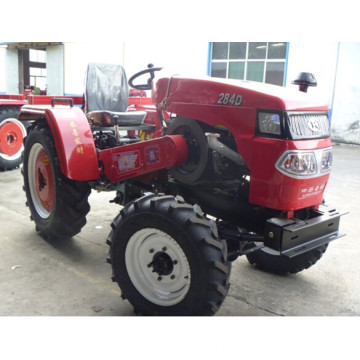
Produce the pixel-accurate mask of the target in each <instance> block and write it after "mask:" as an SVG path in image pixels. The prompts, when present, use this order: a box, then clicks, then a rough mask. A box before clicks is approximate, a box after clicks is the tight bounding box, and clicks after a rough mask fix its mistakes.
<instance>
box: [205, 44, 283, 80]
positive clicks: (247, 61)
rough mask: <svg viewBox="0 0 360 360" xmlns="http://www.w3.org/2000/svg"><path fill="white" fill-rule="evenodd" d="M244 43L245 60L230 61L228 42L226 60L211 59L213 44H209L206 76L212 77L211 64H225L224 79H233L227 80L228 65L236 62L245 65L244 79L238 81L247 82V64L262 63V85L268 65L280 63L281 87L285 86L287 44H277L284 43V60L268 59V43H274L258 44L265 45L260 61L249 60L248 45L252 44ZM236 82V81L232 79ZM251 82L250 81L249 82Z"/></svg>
mask: <svg viewBox="0 0 360 360" xmlns="http://www.w3.org/2000/svg"><path fill="white" fill-rule="evenodd" d="M245 43H246V54H245V59H231V58H230V47H231V46H230V44H231V42H228V47H227V58H226V59H213V58H212V54H213V44H214V42H209V51H208V67H207V75H208V76H212V75H211V70H212V64H213V63H221V62H222V63H226V77H225V79H233V78H229V69H230V63H236V62H240V63H245V66H244V79H240V80H248V79H247V75H248V73H247V72H248V65H249V63H253V62H264V71H263V76H262V81H261V82H262V83H266V81H265V80H266V74H267V68H268V63H281V64H284V72H283V83H282V86H286V80H287V66H288V54H289V43H288V42H285V41H279V42H278V43H285V46H286V48H285V58H283V59H280V58H278V59H269V58H268V55H269V44H270V43H274V41H272V42H259V43H265V44H266V49H265V57H264V58H261V59H253V58H249V49H250V43H253V42H245ZM213 77H214V78H216V77H215V76H213ZM234 80H237V79H234ZM250 81H251V80H250Z"/></svg>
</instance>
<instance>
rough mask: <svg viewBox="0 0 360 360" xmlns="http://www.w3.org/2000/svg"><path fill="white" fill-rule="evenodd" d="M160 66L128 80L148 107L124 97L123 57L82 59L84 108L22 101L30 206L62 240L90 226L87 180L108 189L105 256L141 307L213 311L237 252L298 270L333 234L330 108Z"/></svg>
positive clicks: (268, 88)
mask: <svg viewBox="0 0 360 360" xmlns="http://www.w3.org/2000/svg"><path fill="white" fill-rule="evenodd" d="M159 70H161V68H154V67H152V66H150V67H148V69H146V70H144V71H141V72H139V73H137V74H135V75H134V76H133V77H131V78H130V80H129V84H130V86H131V87H133V88H135V89H138V90H150V89H151V90H152V104H150V103H149V102H146V101H145V100H144V101H143V103H141V102H137V104H136V105H132V106H130V107H128V91H129V90H128V83H127V79H126V75H125V73H124V70H123V68H122V67H121V66H115V65H103V64H90V65H89V68H88V73H87V88H86V93H85V109H84V111H83V110H81V109H80V108H77V107H74V106H73V101H72V99H60V100H57V99H53V100H52V104H51V106H50V105H49V106H40V105H39V106H36V105H26V106H23V107H22V109H21V112H20V115H19V120H20V121H30V122H31V126H30V128H29V131H28V136H27V137H26V139H25V149H24V155H23V158H24V164H23V175H24V185H25V186H24V189H25V192H26V196H27V205H28V206H29V208H30V212H31V219H32V220H33V221H34V222H35V225H36V230H37V231H38V232H39V234H40V235H41V236H43V237H44V238H46V239H49V240H59V239H67V238H70V237H72V236H74V235H76V234H77V233H79V232H80V230H81V228H82V227H83V226H84V225H85V223H86V215H87V213H88V212H89V210H90V206H89V203H88V197H89V194H90V192H91V189H96V190H104V191H113V190H114V191H116V196H115V198H114V200H113V202H115V203H117V204H119V205H122V206H123V208H122V209H121V211H120V213H119V214H118V215H117V216H116V217H115V219H114V221H113V222H112V224H111V227H112V230H111V232H110V234H109V236H108V238H107V240H106V242H107V244H108V245H109V247H110V250H109V255H108V259H107V260H108V262H109V263H110V264H111V266H112V271H113V275H112V279H113V281H115V282H117V283H118V285H119V286H120V288H121V293H122V298H124V299H128V300H129V302H130V303H131V304H132V305H133V306H134V309H135V312H136V313H139V314H149V315H212V314H215V313H216V311H217V310H218V309H219V307H220V306H221V304H222V302H223V300H224V298H225V297H226V294H227V292H228V289H229V279H230V269H231V262H232V261H234V260H235V259H237V257H238V256H240V255H245V256H246V257H247V259H248V260H249V262H250V263H251V264H254V265H256V266H257V267H259V268H261V269H263V270H265V271H269V272H275V273H297V272H299V271H302V270H304V269H307V268H309V267H310V266H312V265H314V264H315V263H316V262H317V261H318V260H319V259H320V258H321V257H322V255H323V253H324V252H325V251H326V249H327V247H328V244H329V242H331V241H333V240H335V239H337V238H338V237H340V236H341V235H340V234H339V220H340V216H341V215H342V214H341V213H339V212H338V211H336V210H334V209H332V208H328V207H327V206H325V204H324V203H323V194H324V190H325V187H326V184H327V182H328V179H329V174H330V170H331V163H332V145H331V140H330V129H329V121H328V115H327V107H326V106H325V105H322V104H318V103H316V102H314V101H313V100H312V97H311V96H310V95H309V94H306V93H304V92H300V91H296V92H295V91H292V90H289V89H286V88H282V87H279V86H273V85H267V84H260V83H254V82H248V81H231V80H222V79H212V78H204V79H195V78H185V77H181V76H178V75H174V76H170V77H168V76H164V77H159V78H156V79H155V72H156V71H159ZM147 73H149V74H150V78H149V79H148V80H147V82H146V83H144V84H135V81H134V80H135V79H136V78H137V77H138V76H140V75H143V74H147ZM302 85H304V84H302ZM306 85H311V83H308V84H305V87H306ZM130 99H131V98H130ZM60 102H62V103H61V104H60V105H59V103H60Z"/></svg>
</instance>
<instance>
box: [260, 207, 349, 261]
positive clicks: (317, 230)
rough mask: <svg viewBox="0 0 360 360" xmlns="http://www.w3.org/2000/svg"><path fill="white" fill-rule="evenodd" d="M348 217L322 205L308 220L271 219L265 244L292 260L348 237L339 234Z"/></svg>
mask: <svg viewBox="0 0 360 360" xmlns="http://www.w3.org/2000/svg"><path fill="white" fill-rule="evenodd" d="M345 214H347V213H346V212H340V211H337V210H335V209H330V208H328V207H327V206H325V205H321V206H320V208H319V210H316V211H312V213H311V214H310V216H309V219H307V220H299V219H296V218H293V219H283V218H271V219H269V220H268V221H267V224H266V228H265V238H264V245H265V246H267V247H269V248H271V249H274V250H276V251H279V252H280V253H281V254H282V255H285V256H287V257H290V258H292V257H294V256H297V255H300V254H302V253H305V252H307V251H310V250H312V249H315V248H317V247H319V246H321V245H324V244H327V243H329V242H330V241H334V240H336V239H338V238H340V237H342V236H344V234H340V233H339V223H340V217H341V216H342V215H345Z"/></svg>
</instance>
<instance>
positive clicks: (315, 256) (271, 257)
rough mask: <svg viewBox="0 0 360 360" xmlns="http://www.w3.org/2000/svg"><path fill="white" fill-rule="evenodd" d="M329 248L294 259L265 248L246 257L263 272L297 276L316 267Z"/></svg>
mask: <svg viewBox="0 0 360 360" xmlns="http://www.w3.org/2000/svg"><path fill="white" fill-rule="evenodd" d="M327 247H328V244H325V245H322V246H319V247H318V248H315V249H313V250H310V251H307V252H306V253H303V254H300V255H297V256H294V257H293V258H289V257H287V256H285V255H282V254H280V253H279V252H278V251H275V250H272V249H270V248H267V247H265V248H263V249H260V250H257V251H255V252H253V253H250V254H248V255H246V257H247V259H248V261H249V262H250V264H252V265H256V266H258V267H259V269H261V270H264V271H267V272H270V273H275V274H288V273H290V274H296V273H298V272H300V271H302V270H305V269H308V268H310V267H311V266H313V265H315V263H316V262H317V261H318V260H320V259H321V257H322V256H323V254H324V253H325V251H326V249H327Z"/></svg>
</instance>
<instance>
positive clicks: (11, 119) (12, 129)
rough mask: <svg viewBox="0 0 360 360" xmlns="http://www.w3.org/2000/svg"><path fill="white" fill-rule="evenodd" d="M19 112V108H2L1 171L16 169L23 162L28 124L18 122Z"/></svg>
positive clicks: (0, 122)
mask: <svg viewBox="0 0 360 360" xmlns="http://www.w3.org/2000/svg"><path fill="white" fill-rule="evenodd" d="M19 112H20V108H18V107H13V106H1V107H0V170H12V169H15V168H17V167H18V166H19V165H20V164H21V162H22V158H21V153H22V152H23V150H24V147H23V139H24V137H25V136H26V125H27V123H26V122H25V123H22V122H20V121H19V120H17V118H18V115H19ZM9 151H10V153H9Z"/></svg>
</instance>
